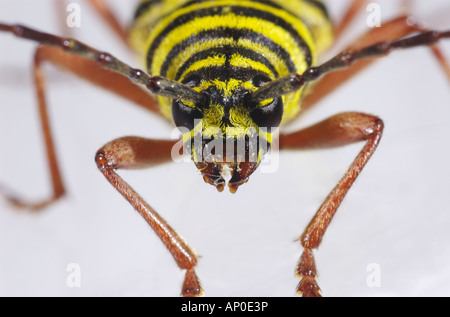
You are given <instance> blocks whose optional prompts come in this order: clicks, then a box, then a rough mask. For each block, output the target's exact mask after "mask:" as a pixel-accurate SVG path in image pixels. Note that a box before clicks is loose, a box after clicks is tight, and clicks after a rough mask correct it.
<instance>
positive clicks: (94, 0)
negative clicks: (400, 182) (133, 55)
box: [87, 0, 129, 46]
mask: <svg viewBox="0 0 450 317" xmlns="http://www.w3.org/2000/svg"><path fill="white" fill-rule="evenodd" d="M87 1H88V2H89V3H90V4H91V6H92V7H93V8H94V9H95V10H96V11H97V12H98V13H99V14H100V16H101V17H102V18H103V20H105V22H106V23H107V24H108V25H109V27H110V28H111V29H112V30H113V31H114V33H116V34H117V36H118V37H119V38H120V39H121V40H122V42H124V43H125V44H126V45H127V46H129V43H128V29H127V28H124V27H123V26H122V25H121V24H120V22H119V20H118V19H117V17H116V15H115V14H114V12H113V10H111V8H110V7H109V6H108V4H106V3H105V1H104V0H87Z"/></svg>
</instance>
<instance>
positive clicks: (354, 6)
mask: <svg viewBox="0 0 450 317" xmlns="http://www.w3.org/2000/svg"><path fill="white" fill-rule="evenodd" d="M367 2H368V1H367V0H353V1H352V2H351V4H350V6H349V7H348V9H347V11H346V12H345V14H344V16H343V18H342V20H341V21H339V23H337V24H336V25H335V27H334V36H335V38H336V39H339V38H340V37H341V36H342V34H343V33H344V32H345V30H346V29H347V28H348V26H349V25H350V23H351V22H352V21H353V20H354V19H355V17H356V16H357V15H358V14H359V13H360V12H361V11H362V10H363V8H364V6H365V5H366V4H367Z"/></svg>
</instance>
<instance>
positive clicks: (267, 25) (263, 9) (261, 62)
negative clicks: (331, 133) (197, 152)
mask: <svg viewBox="0 0 450 317" xmlns="http://www.w3.org/2000/svg"><path fill="white" fill-rule="evenodd" d="M331 30H332V28H331V24H330V22H329V20H328V16H327V13H326V10H325V8H324V6H323V4H322V3H321V2H320V1H315V0H272V1H267V0H254V1H248V0H216V1H213V0H206V1H205V0H203V1H201V0H200V1H199V0H197V1H189V0H144V1H142V3H141V5H140V7H139V8H138V10H137V12H136V16H135V23H134V26H133V29H132V32H131V40H132V43H133V45H134V47H135V48H136V49H138V51H140V52H142V53H143V54H145V55H146V67H147V70H148V72H149V73H150V74H151V75H161V76H164V77H167V78H169V79H174V80H177V81H180V82H183V81H184V80H185V79H186V77H187V76H188V75H189V73H190V72H192V71H199V72H200V73H201V74H202V76H204V77H203V80H204V81H205V82H207V81H210V82H213V83H214V84H215V85H217V86H220V87H222V88H223V89H224V91H226V93H229V94H231V93H232V92H233V90H234V89H236V87H237V86H238V85H247V86H249V87H251V86H252V84H251V83H250V80H249V79H250V78H251V77H253V76H255V75H256V74H258V73H264V74H266V75H267V76H268V77H269V78H271V79H275V78H279V77H282V76H284V75H287V74H289V73H299V74H301V73H302V72H303V71H304V70H305V69H306V68H307V67H309V66H311V65H315V64H316V61H317V55H318V53H319V52H320V51H322V50H323V49H325V48H326V47H327V46H328V45H329V44H330V42H331V40H332V31H331ZM301 94H302V90H300V91H298V92H297V93H295V94H293V95H288V96H284V97H283V102H284V114H283V121H287V120H289V119H292V118H293V117H294V116H295V115H296V114H297V113H298V111H299V110H300V102H299V101H300V95H301ZM161 99H162V100H160V106H161V112H162V113H163V114H164V115H165V116H167V117H168V118H172V115H171V100H169V99H166V100H164V98H161Z"/></svg>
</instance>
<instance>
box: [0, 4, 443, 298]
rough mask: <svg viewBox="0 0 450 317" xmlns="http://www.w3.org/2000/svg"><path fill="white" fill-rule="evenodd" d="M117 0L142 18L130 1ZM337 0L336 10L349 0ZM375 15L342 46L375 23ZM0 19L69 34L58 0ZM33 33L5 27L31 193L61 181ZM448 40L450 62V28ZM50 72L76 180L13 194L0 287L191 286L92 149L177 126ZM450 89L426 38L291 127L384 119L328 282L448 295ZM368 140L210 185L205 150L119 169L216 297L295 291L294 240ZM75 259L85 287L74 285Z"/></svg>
mask: <svg viewBox="0 0 450 317" xmlns="http://www.w3.org/2000/svg"><path fill="white" fill-rule="evenodd" d="M71 2H72V3H79V4H80V6H81V10H82V11H81V12H82V20H81V27H80V28H75V29H73V36H75V37H76V38H77V39H79V40H81V41H83V42H85V43H87V44H89V45H91V46H94V47H96V48H98V49H100V50H103V51H108V52H110V53H112V54H113V55H115V56H116V57H119V58H121V59H123V60H125V61H127V62H129V63H130V64H132V65H133V66H136V67H140V66H141V65H140V64H139V60H137V59H136V58H135V57H134V56H133V55H132V54H131V53H130V52H129V51H128V50H127V49H126V48H124V47H123V46H122V45H121V43H120V41H118V40H117V39H116V38H115V37H114V35H113V34H112V33H111V32H110V30H109V29H108V28H107V27H106V26H105V25H104V24H103V23H102V21H101V20H100V19H99V18H98V17H97V16H96V14H95V13H94V12H92V10H90V8H89V6H87V5H86V3H85V2H83V1H79V2H78V1H71ZM109 2H111V5H112V6H113V8H115V10H116V11H117V12H118V15H119V17H120V19H121V21H123V22H124V23H126V21H130V19H131V17H132V15H133V10H134V8H133V7H129V5H130V4H129V2H125V1H118V0H114V1H109ZM327 3H329V5H330V6H329V8H330V14H331V16H332V17H333V18H336V17H340V16H341V14H342V12H343V9H344V7H345V5H346V4H348V3H349V1H343V0H342V1H327ZM376 3H379V4H380V8H381V14H382V21H386V20H388V19H389V18H391V17H394V16H396V15H398V14H399V5H398V2H396V1H377V2H376ZM413 3H414V4H415V6H414V13H415V14H416V16H418V17H419V18H421V19H423V20H424V21H426V22H427V23H428V25H430V26H431V27H436V28H446V29H450V21H449V20H448V19H446V18H445V17H446V16H447V17H448V16H449V14H448V13H450V5H449V4H448V1H447V0H432V1H424V0H417V1H413ZM25 8H26V10H25ZM59 14H61V13H59ZM63 14H65V13H63ZM367 14H368V13H365V12H363V14H362V15H361V17H360V19H359V20H358V21H356V22H355V23H354V24H353V25H352V27H351V30H350V33H349V35H348V36H347V37H346V38H345V40H346V41H347V42H345V41H344V43H343V44H345V43H349V41H351V39H355V38H356V37H357V36H358V35H360V34H362V33H363V32H364V31H365V30H367V25H366V20H365V19H366V16H367ZM0 21H1V22H7V23H23V24H26V25H28V26H31V27H34V28H38V29H40V30H44V31H46V32H51V33H56V34H60V33H61V32H60V30H61V28H60V21H61V20H58V18H57V15H56V14H55V8H54V6H53V1H48V0H45V1H44V0H39V1H26V0H0ZM35 47H36V45H35V44H34V43H31V42H29V41H25V40H20V39H17V38H14V37H12V36H10V35H9V34H3V33H0V184H7V185H8V186H10V187H11V188H13V189H14V190H15V191H17V192H20V193H23V195H24V196H26V197H29V198H30V199H33V198H34V199H38V198H41V197H45V196H46V195H48V193H49V192H50V183H49V181H48V170H47V163H46V160H45V154H44V148H43V145H42V141H41V134H40V133H41V132H40V129H39V122H38V117H37V109H36V108H37V107H36V105H35V104H36V102H35V98H34V92H33V86H32V85H33V84H32V79H31V78H32V77H31V65H32V54H33V50H34V48H35ZM441 48H442V49H443V52H444V53H445V55H446V56H447V59H449V60H450V40H447V41H446V42H443V43H442V44H441ZM45 71H46V75H47V79H48V80H47V82H48V84H47V94H48V104H49V112H50V116H51V121H52V128H53V131H54V138H55V140H54V141H55V144H56V148H57V152H58V157H59V161H60V166H61V169H62V174H63V177H64V182H65V185H66V189H67V192H68V194H67V196H66V197H65V198H64V199H62V200H60V201H58V202H57V203H55V204H54V205H52V206H50V207H49V208H47V209H46V210H44V211H42V212H39V213H36V214H33V213H28V212H24V211H17V210H14V209H13V208H11V207H10V206H9V205H8V204H7V203H6V202H5V201H4V200H0V295H1V296H178V295H179V293H180V288H181V282H182V279H183V275H184V272H181V271H180V270H179V269H178V268H177V266H176V265H175V263H174V261H173V259H172V258H171V256H170V254H169V253H168V252H167V250H166V249H165V248H164V246H163V245H162V243H161V242H160V241H159V240H158V238H157V237H156V235H154V234H153V232H152V231H151V229H150V228H149V227H148V226H147V224H146V223H145V222H144V220H143V219H141V217H140V216H139V215H138V214H137V213H136V212H135V211H134V210H133V208H132V207H131V206H130V205H129V204H128V203H127V202H126V201H124V199H123V198H122V197H121V196H120V195H119V194H118V193H117V192H116V191H115V189H114V188H112V186H111V185H109V184H108V183H107V181H106V180H105V179H104V177H103V176H102V175H101V173H100V172H98V170H97V168H96V165H95V162H94V155H95V152H96V151H97V149H98V148H100V147H101V146H102V145H103V144H105V143H106V142H108V141H110V140H112V139H114V138H117V137H120V136H125V135H138V136H143V137H153V138H168V137H169V135H170V133H171V131H172V127H171V125H170V124H168V123H167V122H165V121H164V120H161V119H159V118H158V117H156V116H155V115H153V114H152V113H148V112H146V111H144V110H143V109H140V108H139V107H136V106H134V105H132V104H130V103H129V102H128V101H126V100H123V99H120V98H118V97H116V96H114V95H112V94H110V93H108V92H105V91H103V90H102V89H99V88H97V87H92V86H91V85H89V84H88V83H86V82H83V81H82V80H80V79H78V78H76V77H74V76H73V75H71V74H67V73H64V72H61V71H59V70H57V69H55V68H54V67H52V66H46V67H45ZM449 101H450V91H449V85H448V82H447V81H446V78H445V74H444V72H443V71H442V70H441V69H439V66H438V64H437V63H436V61H435V60H434V59H433V57H432V55H431V54H430V52H429V50H428V49H427V48H417V49H413V50H409V51H401V52H395V53H393V54H391V55H390V56H388V57H386V58H383V59H381V60H380V61H379V62H377V63H376V64H375V65H374V66H372V67H371V68H370V69H367V70H366V71H364V72H363V73H362V74H360V75H358V76H357V77H355V78H354V79H353V80H351V81H349V82H348V83H346V84H345V85H343V86H342V87H341V88H340V89H338V90H337V91H336V92H334V93H333V94H332V95H330V96H329V97H327V98H325V99H324V100H323V102H321V104H320V105H318V106H316V107H315V108H314V109H312V110H311V111H308V113H306V114H305V116H303V117H301V118H299V120H298V121H297V122H295V123H293V124H292V125H291V126H289V127H288V128H289V129H290V130H293V129H296V128H300V127H305V126H308V125H310V124H312V123H315V122H318V121H320V120H322V119H324V118H326V117H329V116H331V115H333V114H336V113H339V112H344V111H362V112H367V113H372V114H376V115H378V116H380V117H381V118H382V119H383V120H384V122H385V132H384V135H383V138H382V141H381V144H380V146H379V148H378V149H377V151H376V152H375V155H374V156H373V158H372V159H371V160H370V162H369V163H368V165H367V167H366V168H365V170H364V171H363V173H362V174H361V176H360V177H359V178H358V180H357V182H356V184H355V185H354V186H353V188H352V189H351V190H350V192H349V194H348V196H347V197H346V199H345V201H344V203H343V204H342V206H341V208H340V209H339V211H338V213H337V215H336V217H335V219H334V220H333V222H332V224H331V226H330V228H329V229H328V231H327V233H326V235H325V238H324V240H323V244H322V245H321V246H320V248H319V250H317V251H316V252H315V254H316V263H317V266H318V270H319V274H320V277H319V285H320V287H321V288H322V291H323V295H324V296H447V295H449V294H450V287H449V286H448V285H450V254H449V253H450V250H449V248H448V245H449V244H450V233H449V231H448V223H450V212H449V211H450V210H449V205H448V199H447V195H448V193H449V191H450V184H449V179H450V168H449V165H448V162H449V161H450V150H449V140H448V127H449V121H448V118H449V117H450V102H449ZM361 146H362V143H361V144H356V145H352V146H348V147H344V148H341V149H333V150H320V151H319V150H318V151H303V152H288V153H281V154H280V166H279V169H278V170H277V172H276V173H271V174H261V173H259V172H255V174H254V175H252V177H251V178H250V181H249V182H248V183H247V184H245V185H243V186H242V187H241V188H239V190H238V192H237V193H236V194H234V195H233V194H230V193H229V192H224V193H220V194H219V193H217V191H216V190H215V189H214V188H213V187H212V186H210V185H208V184H205V183H204V182H203V180H202V177H201V175H200V173H199V172H198V171H197V170H196V168H195V166H194V164H193V163H182V164H167V165H164V166H161V167H156V168H153V169H149V170H140V171H126V172H124V171H120V172H119V173H120V175H122V176H123V177H124V178H125V179H126V180H127V181H128V182H129V183H130V184H131V185H132V186H133V187H134V188H135V189H136V190H137V191H138V192H139V193H140V194H141V195H142V196H143V197H144V198H145V199H146V200H147V201H148V202H149V203H150V204H151V205H152V206H153V207H154V208H155V209H156V210H157V211H158V212H159V213H160V214H161V215H162V216H163V217H165V219H166V220H167V221H168V222H169V223H170V224H171V225H172V226H173V227H174V228H175V229H176V230H177V231H178V232H179V233H180V234H181V235H182V236H183V237H184V238H185V239H186V241H187V242H188V243H189V244H190V245H191V246H192V247H193V248H194V249H195V250H196V252H197V253H198V254H199V255H200V256H201V257H200V259H199V264H198V268H197V273H198V275H199V277H200V279H201V282H202V285H203V286H204V289H205V294H206V295H207V296H296V294H295V287H296V284H297V283H298V279H297V278H296V277H295V276H294V268H295V265H296V263H297V261H298V258H299V257H300V254H301V251H302V250H301V247H300V244H299V243H298V242H296V241H295V239H296V238H298V236H299V235H300V234H301V233H302V231H303V229H304V228H305V226H306V225H307V224H308V222H309V220H310V219H311V217H312V216H313V215H314V213H315V211H316V210H317V208H318V207H319V206H320V204H321V202H322V201H323V199H324V198H325V197H326V195H327V194H328V193H329V192H330V190H331V189H332V188H333V186H334V185H335V184H336V182H337V181H338V180H339V179H340V177H341V176H342V175H343V173H344V172H345V170H346V169H347V167H348V166H349V164H350V163H351V161H352V160H353V158H354V157H355V155H356V154H357V153H358V151H359V150H360V148H361ZM73 269H75V270H78V269H79V270H80V271H79V272H80V285H79V287H71V286H74V285H71V284H70V283H68V281H69V282H70V281H71V279H70V276H71V275H70V274H71V272H73V271H71V270H73ZM374 273H376V274H378V275H376V276H375V277H376V279H375V280H374V279H373V277H374V275H373V274H374ZM374 281H375V282H379V284H377V283H375V284H374ZM75 286H76V285H75Z"/></svg>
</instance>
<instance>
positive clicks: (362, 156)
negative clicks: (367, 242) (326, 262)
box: [280, 112, 383, 296]
mask: <svg viewBox="0 0 450 317" xmlns="http://www.w3.org/2000/svg"><path fill="white" fill-rule="evenodd" d="M382 130H383V122H382V121H381V119H379V118H378V117H375V116H372V115H368V114H363V113H357V112H347V113H342V114H338V115H335V116H333V117H330V118H328V119H326V120H324V121H322V122H320V123H317V124H315V125H313V126H311V127H308V128H306V129H302V130H300V131H297V132H294V133H290V134H281V135H280V149H296V150H298V149H311V148H330V147H337V146H343V145H347V144H351V143H354V142H358V141H366V144H365V145H364V147H363V148H362V150H361V151H360V152H359V154H358V155H357V157H356V158H355V160H354V161H353V163H352V164H351V165H350V167H349V169H348V170H347V172H346V173H345V174H344V176H343V177H342V179H341V180H340V181H339V183H338V184H337V185H336V187H335V188H334V189H333V190H332V191H331V193H330V194H329V195H328V197H327V198H326V199H325V201H324V202H323V204H322V206H321V207H320V208H319V210H318V211H317V213H316V215H315V216H314V217H313V219H312V220H311V222H310V223H309V224H308V226H307V227H306V229H305V231H304V232H303V234H302V235H301V237H300V241H301V244H302V246H303V248H304V251H303V254H302V256H301V258H300V261H299V263H298V266H297V270H296V272H297V274H298V275H299V276H300V277H302V279H301V281H300V283H299V285H298V292H299V293H302V294H303V296H320V289H319V286H318V284H317V282H316V276H317V270H316V266H315V263H314V257H313V253H312V249H316V248H317V247H318V246H319V245H320V242H321V241H322V238H323V236H324V234H325V231H326V229H327V227H328V225H329V224H330V222H331V219H332V218H333V216H334V215H335V213H336V211H337V209H338V207H339V205H340V204H341V202H342V200H343V199H344V197H345V195H346V194H347V192H348V190H349V189H350V187H351V186H352V184H353V182H354V181H355V180H356V178H357V177H358V175H359V173H360V172H361V170H362V169H363V167H364V166H365V165H366V163H367V161H368V160H369V159H370V157H371V156H372V154H373V153H374V151H375V149H376V147H377V146H378V144H379V142H380V138H381V134H382Z"/></svg>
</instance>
